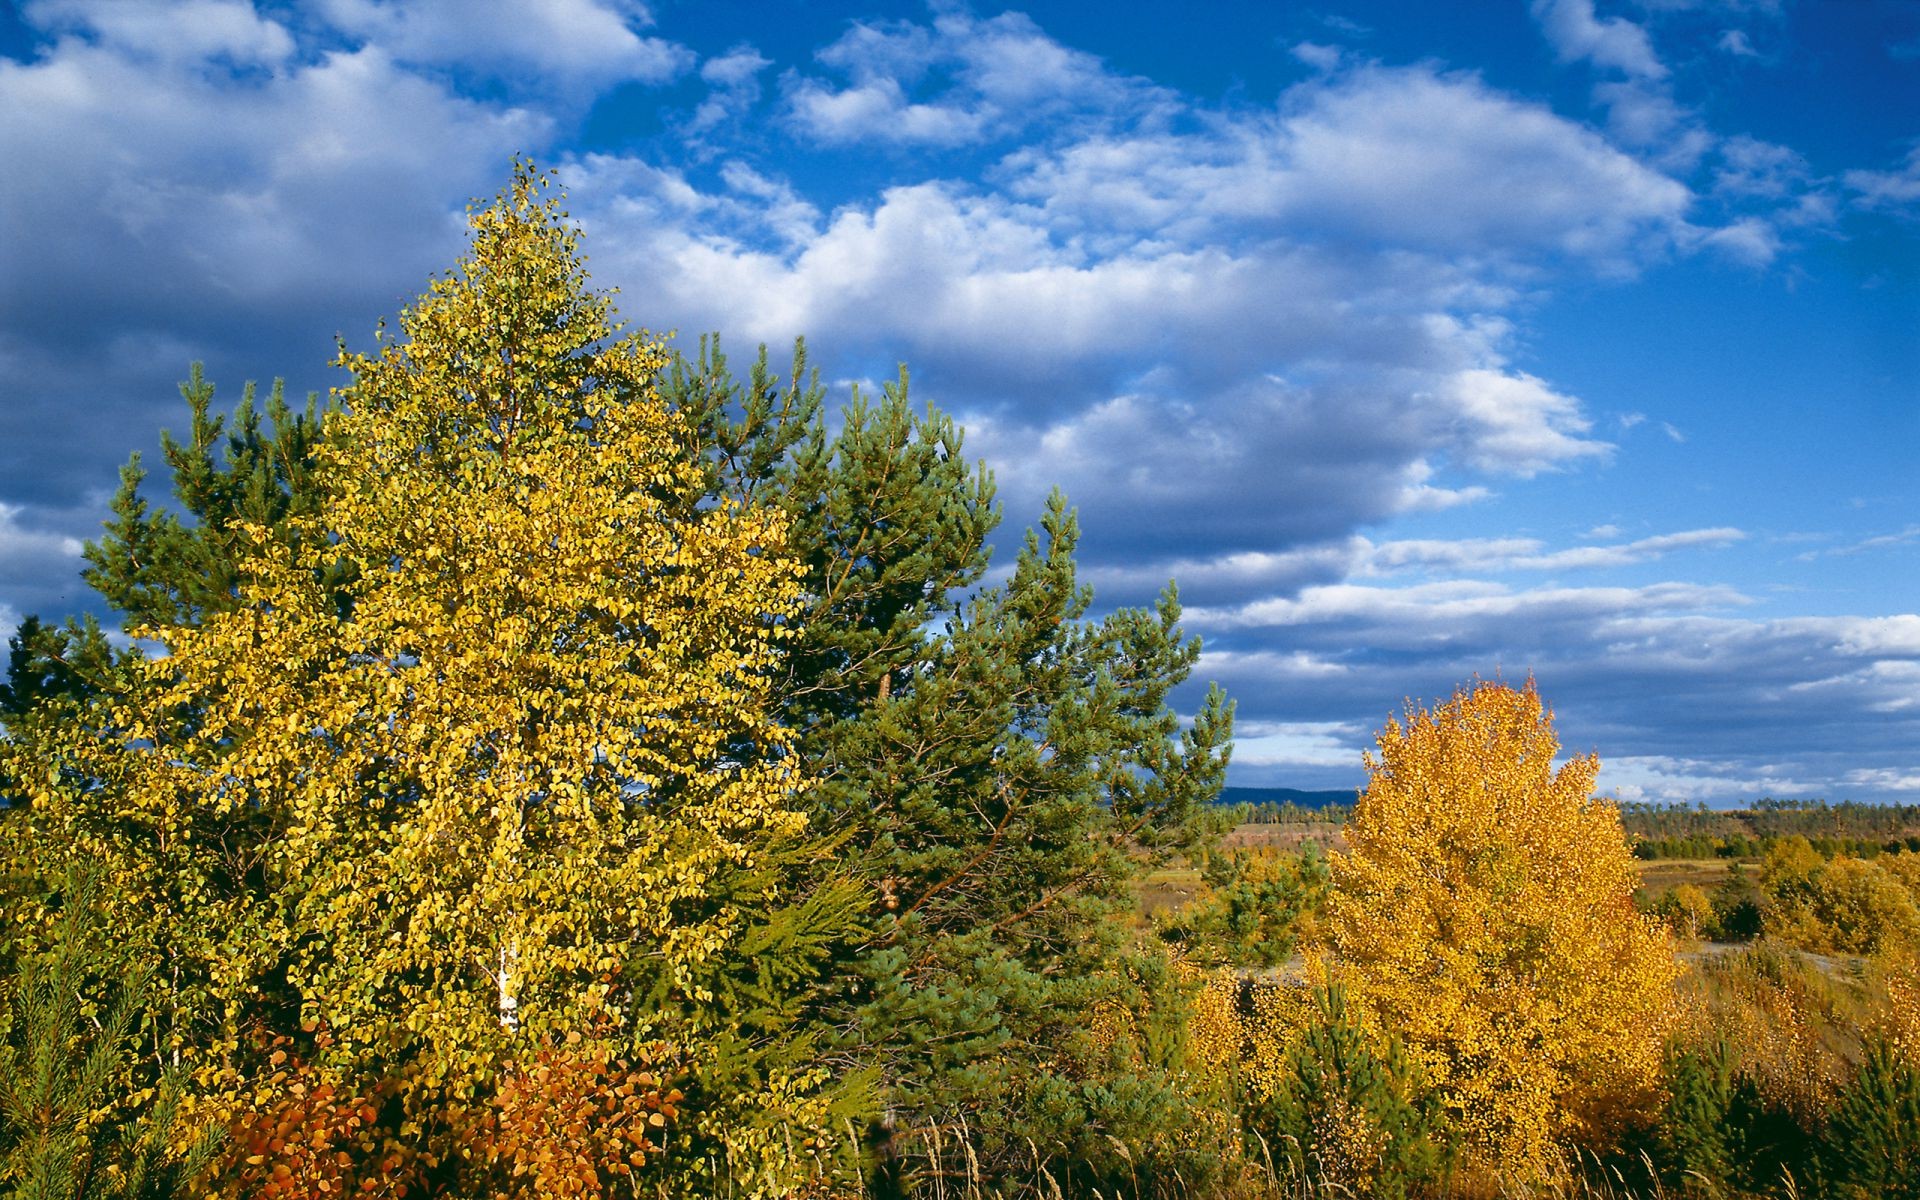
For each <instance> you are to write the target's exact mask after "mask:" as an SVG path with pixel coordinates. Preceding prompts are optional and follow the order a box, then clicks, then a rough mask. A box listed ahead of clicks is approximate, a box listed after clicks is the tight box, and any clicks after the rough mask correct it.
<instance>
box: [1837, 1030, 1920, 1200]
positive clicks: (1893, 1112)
mask: <svg viewBox="0 0 1920 1200" xmlns="http://www.w3.org/2000/svg"><path fill="white" fill-rule="evenodd" d="M1826 1141H1827V1162H1828V1170H1829V1175H1830V1178H1831V1180H1832V1183H1833V1186H1834V1189H1835V1191H1834V1194H1835V1195H1836V1196H1839V1197H1843V1198H1844V1200H1916V1198H1920V1068H1916V1066H1915V1064H1914V1063H1913V1061H1912V1059H1910V1058H1908V1057H1907V1056H1905V1055H1902V1054H1900V1053H1898V1052H1897V1051H1896V1050H1895V1049H1894V1048H1893V1047H1892V1046H1891V1045H1889V1044H1888V1043H1886V1042H1885V1041H1881V1040H1875V1041H1873V1042H1870V1043H1869V1044H1868V1046H1867V1050H1866V1056H1865V1059H1864V1060H1863V1061H1862V1062H1861V1064H1860V1069H1859V1071H1858V1072H1857V1073H1856V1074H1855V1075H1854V1078H1853V1080H1852V1082H1851V1083H1850V1084H1849V1085H1848V1086H1847V1087H1846V1088H1845V1089H1844V1090H1843V1091H1842V1092H1841V1093H1840V1097H1839V1101H1838V1103H1836V1104H1835V1105H1834V1107H1833V1113H1832V1116H1831V1117H1830V1118H1829V1119H1828V1123H1827V1128H1826Z"/></svg>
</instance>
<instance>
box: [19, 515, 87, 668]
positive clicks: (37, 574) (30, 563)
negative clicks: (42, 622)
mask: <svg viewBox="0 0 1920 1200" xmlns="http://www.w3.org/2000/svg"><path fill="white" fill-rule="evenodd" d="M58 523H61V524H64V523H70V522H58ZM81 550H82V546H81V542H80V539H79V538H77V537H74V536H72V535H71V534H69V533H66V532H64V531H63V530H61V529H58V528H50V527H48V525H47V524H45V523H43V522H41V521H37V520H35V519H34V516H33V515H32V514H29V513H28V512H27V510H26V509H25V508H23V507H22V506H21V505H17V504H8V503H5V502H0V597H4V600H0V618H4V619H0V625H9V624H12V623H16V622H17V621H18V620H19V617H20V612H21V610H20V609H19V608H16V607H14V605H25V606H26V611H29V612H31V611H33V610H34V609H36V608H40V607H42V606H52V607H49V609H48V613H47V615H48V616H49V617H56V616H59V615H64V613H65V612H66V611H67V609H68V606H69V605H71V603H72V597H73V596H74V595H75V594H76V593H77V592H78V591H79V590H80V571H81V569H82V567H84V566H85V563H84V562H82V560H81V557H80V555H81ZM4 636H5V635H4V634H0V641H4Z"/></svg>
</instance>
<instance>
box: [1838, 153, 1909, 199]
mask: <svg viewBox="0 0 1920 1200" xmlns="http://www.w3.org/2000/svg"><path fill="white" fill-rule="evenodd" d="M1844 179H1845V182H1846V185H1847V189H1848V190H1849V191H1851V192H1853V193H1854V203H1855V204H1857V205H1859V206H1860V207H1861V208H1865V209H1870V210H1874V211H1880V212H1889V213H1895V214H1899V215H1902V216H1909V217H1920V145H1916V146H1914V147H1913V149H1911V150H1909V151H1907V157H1906V159H1905V160H1904V161H1903V162H1901V163H1900V164H1899V165H1898V166H1896V167H1894V168H1893V169H1892V170H1890V171H1864V170H1863V171H1848V172H1847V173H1846V175H1845V177H1844Z"/></svg>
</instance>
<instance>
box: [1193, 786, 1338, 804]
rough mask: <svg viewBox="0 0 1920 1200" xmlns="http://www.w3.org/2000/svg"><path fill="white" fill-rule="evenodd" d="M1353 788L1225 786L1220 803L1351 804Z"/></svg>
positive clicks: (1221, 791)
mask: <svg viewBox="0 0 1920 1200" xmlns="http://www.w3.org/2000/svg"><path fill="white" fill-rule="evenodd" d="M1356 790H1357V789H1355V788H1342V789H1340V790H1339V791H1333V792H1303V791H1301V790H1300V789H1299V788H1281V787H1266V788H1263V787H1225V788H1221V789H1220V800H1219V803H1221V804H1298V805H1299V806H1300V807H1302V808H1325V807H1326V806H1327V805H1329V804H1352V803H1353V797H1354V793H1355V791H1356Z"/></svg>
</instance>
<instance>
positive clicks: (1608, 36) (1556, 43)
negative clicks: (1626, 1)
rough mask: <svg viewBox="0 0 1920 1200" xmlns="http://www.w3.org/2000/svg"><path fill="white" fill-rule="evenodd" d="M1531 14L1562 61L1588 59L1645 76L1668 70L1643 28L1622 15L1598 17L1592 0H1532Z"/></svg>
mask: <svg viewBox="0 0 1920 1200" xmlns="http://www.w3.org/2000/svg"><path fill="white" fill-rule="evenodd" d="M1533 18H1534V20H1536V21H1538V22H1540V30H1541V32H1542V33H1544V34H1546V37H1547V41H1548V43H1549V44H1550V45H1552V46H1553V49H1554V52H1555V53H1556V54H1558V55H1559V56H1560V60H1561V61H1562V62H1580V61H1586V62H1591V63H1593V65H1595V66H1596V67H1606V68H1611V69H1613V70H1616V71H1621V72H1623V73H1625V74H1627V75H1631V76H1638V77H1641V78H1646V79H1660V78H1663V77H1664V76H1665V75H1666V73H1667V69H1666V67H1665V66H1664V65H1662V64H1661V62H1660V59H1659V58H1658V56H1656V55H1655V54H1654V52H1653V42H1652V40H1651V39H1650V38H1648V37H1647V31H1646V30H1645V29H1642V28H1641V27H1640V26H1638V25H1636V24H1634V23H1633V22H1632V21H1629V20H1627V19H1626V18H1625V17H1607V18H1605V19H1601V18H1600V17H1598V16H1596V15H1595V14H1594V8H1593V0H1533Z"/></svg>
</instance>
